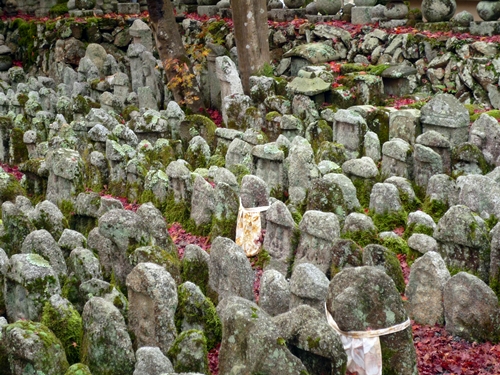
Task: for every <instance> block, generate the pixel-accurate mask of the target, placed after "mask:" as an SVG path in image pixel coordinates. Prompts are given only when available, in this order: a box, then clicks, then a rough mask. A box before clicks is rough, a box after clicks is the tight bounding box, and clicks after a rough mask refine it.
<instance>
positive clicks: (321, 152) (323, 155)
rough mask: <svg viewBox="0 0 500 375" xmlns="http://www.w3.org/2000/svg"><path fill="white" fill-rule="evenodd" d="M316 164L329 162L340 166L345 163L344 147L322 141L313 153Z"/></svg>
mask: <svg viewBox="0 0 500 375" xmlns="http://www.w3.org/2000/svg"><path fill="white" fill-rule="evenodd" d="M315 159H316V163H319V162H320V161H322V160H329V161H333V162H334V163H337V164H338V165H342V164H343V163H344V162H345V161H346V154H345V147H344V145H342V144H340V143H335V142H329V141H323V142H321V144H320V145H319V148H318V149H317V151H316V153H315Z"/></svg>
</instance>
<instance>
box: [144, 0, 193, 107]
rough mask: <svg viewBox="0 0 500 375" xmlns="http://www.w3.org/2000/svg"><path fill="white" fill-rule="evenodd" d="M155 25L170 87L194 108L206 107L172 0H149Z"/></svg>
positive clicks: (182, 101)
mask: <svg viewBox="0 0 500 375" xmlns="http://www.w3.org/2000/svg"><path fill="white" fill-rule="evenodd" d="M147 1H148V11H149V17H150V20H151V27H152V29H153V35H154V37H155V41H156V49H157V50H158V54H159V55H160V60H161V61H162V63H163V67H164V68H165V72H166V75H167V79H168V83H169V88H170V90H171V91H172V93H173V95H174V99H175V101H176V102H178V103H181V104H185V105H186V106H187V107H188V108H190V109H191V110H192V111H193V112H198V110H199V109H200V108H203V102H202V100H201V95H200V90H199V87H198V83H197V81H196V78H195V77H194V74H193V69H192V66H191V61H190V60H189V58H188V56H187V55H186V51H185V49H184V45H183V44H182V38H181V34H180V32H179V29H178V25H177V22H176V20H175V15H174V8H173V6H172V2H171V1H170V0H147Z"/></svg>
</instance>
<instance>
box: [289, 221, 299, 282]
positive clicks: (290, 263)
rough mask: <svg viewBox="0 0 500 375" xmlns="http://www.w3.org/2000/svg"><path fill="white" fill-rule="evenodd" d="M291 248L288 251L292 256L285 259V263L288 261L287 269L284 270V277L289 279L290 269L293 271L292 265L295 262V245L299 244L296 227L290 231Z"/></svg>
mask: <svg viewBox="0 0 500 375" xmlns="http://www.w3.org/2000/svg"><path fill="white" fill-rule="evenodd" d="M291 243H292V246H291V247H292V248H291V249H290V253H291V254H292V256H291V257H290V258H289V259H287V263H288V269H287V271H286V278H287V279H289V278H290V277H291V276H292V271H293V265H294V263H295V255H296V253H297V247H298V246H299V243H300V230H299V228H298V227H295V228H294V229H293V233H292V241H291Z"/></svg>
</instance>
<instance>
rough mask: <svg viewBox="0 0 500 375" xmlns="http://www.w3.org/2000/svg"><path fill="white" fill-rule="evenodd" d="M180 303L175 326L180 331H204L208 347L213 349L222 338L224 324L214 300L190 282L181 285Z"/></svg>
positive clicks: (178, 291)
mask: <svg viewBox="0 0 500 375" xmlns="http://www.w3.org/2000/svg"><path fill="white" fill-rule="evenodd" d="M177 295H178V299H179V304H178V305H177V310H176V312H175V326H176V327H177V331H178V332H182V331H185V330H188V329H191V328H196V329H199V330H201V331H203V332H204V335H205V336H206V339H207V344H206V345H207V348H208V350H211V349H212V348H214V347H215V346H216V345H217V344H218V343H219V342H220V340H221V337H222V326H221V322H220V319H219V317H218V316H217V311H216V310H215V306H214V304H213V303H212V301H211V300H210V299H209V298H207V297H205V296H204V295H203V293H201V290H200V289H199V288H198V287H197V286H196V285H194V284H192V283H190V282H188V283H184V284H181V285H179V288H178V290H177Z"/></svg>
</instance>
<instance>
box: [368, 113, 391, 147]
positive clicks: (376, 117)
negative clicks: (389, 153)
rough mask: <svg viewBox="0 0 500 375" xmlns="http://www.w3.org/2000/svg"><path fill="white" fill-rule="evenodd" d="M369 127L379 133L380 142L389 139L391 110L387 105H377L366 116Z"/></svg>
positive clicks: (382, 142)
mask: <svg viewBox="0 0 500 375" xmlns="http://www.w3.org/2000/svg"><path fill="white" fill-rule="evenodd" d="M366 124H367V126H368V129H370V130H371V131H372V132H374V133H377V135H378V138H379V141H380V144H381V145H382V144H384V143H385V142H387V141H388V140H389V111H388V110H387V109H386V108H385V107H377V108H376V109H375V110H373V111H370V112H369V113H368V114H367V116H366Z"/></svg>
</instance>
